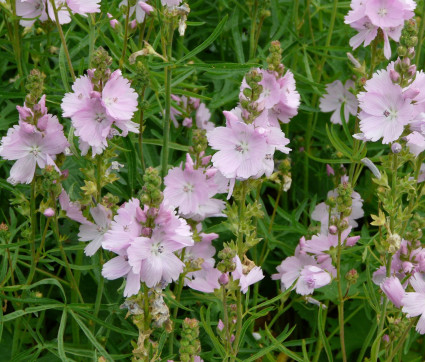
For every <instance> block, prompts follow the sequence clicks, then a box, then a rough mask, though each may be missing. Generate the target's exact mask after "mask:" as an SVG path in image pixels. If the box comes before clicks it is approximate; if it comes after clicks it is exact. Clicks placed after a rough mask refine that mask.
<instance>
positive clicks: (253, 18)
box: [249, 0, 258, 59]
mask: <svg viewBox="0 0 425 362" xmlns="http://www.w3.org/2000/svg"><path fill="white" fill-rule="evenodd" d="M257 13H258V0H255V1H254V5H253V11H252V15H251V33H250V36H249V59H252V58H254V55H255V48H256V44H255V34H256V31H255V29H256V26H257Z"/></svg>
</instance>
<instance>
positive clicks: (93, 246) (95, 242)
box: [78, 204, 112, 256]
mask: <svg viewBox="0 0 425 362" xmlns="http://www.w3.org/2000/svg"><path fill="white" fill-rule="evenodd" d="M90 214H91V216H92V217H93V220H94V222H95V224H93V223H90V224H83V225H81V226H80V232H79V233H78V240H80V241H90V243H89V244H88V245H87V246H86V248H85V249H84V253H85V254H86V255H87V256H93V255H94V254H95V253H96V251H97V250H98V249H99V248H100V247H101V246H102V242H103V239H104V237H105V233H106V232H107V231H108V230H109V226H110V224H111V218H112V213H111V210H109V209H106V208H105V207H104V206H103V205H101V204H98V205H97V206H96V207H92V208H91V209H90Z"/></svg>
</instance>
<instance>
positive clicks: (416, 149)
mask: <svg viewBox="0 0 425 362" xmlns="http://www.w3.org/2000/svg"><path fill="white" fill-rule="evenodd" d="M406 141H407V147H409V150H410V152H411V153H413V154H414V155H415V156H416V157H418V156H419V154H420V153H421V152H423V151H424V150H425V137H424V136H423V134H422V133H419V132H416V131H414V132H412V133H411V134H409V135H407V136H406Z"/></svg>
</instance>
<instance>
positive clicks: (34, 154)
mask: <svg viewBox="0 0 425 362" xmlns="http://www.w3.org/2000/svg"><path fill="white" fill-rule="evenodd" d="M40 103H43V104H44V96H43V98H42V100H40ZM46 111H47V110H46ZM38 124H40V125H41V126H42V127H41V128H42V129H39V128H36V127H35V126H34V125H30V124H28V123H26V122H24V121H20V122H19V125H15V126H14V127H13V128H9V130H8V131H7V135H6V136H4V137H3V138H2V139H1V143H0V156H1V157H3V158H4V159H6V160H11V161H15V160H16V162H15V164H14V165H13V166H12V168H11V170H10V176H9V178H8V179H7V181H8V182H10V183H12V184H17V183H27V184H28V183H30V182H31V181H32V180H33V178H34V174H35V169H36V166H37V165H38V167H40V168H45V167H46V166H47V165H52V166H54V167H55V168H57V166H56V164H55V162H54V159H55V158H56V155H58V154H60V153H63V152H64V151H65V148H66V147H68V146H69V143H68V141H67V139H66V138H65V135H64V133H63V127H62V125H61V124H60V123H59V120H58V119H57V117H56V116H52V115H50V114H44V115H43V116H42V117H41V118H40V119H39V122H38Z"/></svg>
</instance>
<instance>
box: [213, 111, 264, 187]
mask: <svg viewBox="0 0 425 362" xmlns="http://www.w3.org/2000/svg"><path fill="white" fill-rule="evenodd" d="M207 137H208V142H209V144H210V146H211V147H212V148H213V149H215V150H218V152H217V153H215V154H214V156H213V157H212V162H213V164H214V167H216V168H218V169H219V170H220V172H221V173H222V174H223V175H224V176H225V177H227V178H238V179H243V180H246V179H248V178H249V177H252V176H256V175H258V173H260V171H261V170H262V169H263V165H262V162H263V160H264V159H265V158H266V157H267V154H268V152H269V148H268V145H267V142H266V139H265V137H264V136H263V135H262V134H261V133H259V132H258V131H257V130H256V128H255V127H254V125H253V124H246V123H243V122H240V121H238V120H235V119H234V118H232V117H231V116H228V119H227V124H226V127H217V128H215V129H213V130H211V131H209V132H208V133H207Z"/></svg>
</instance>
